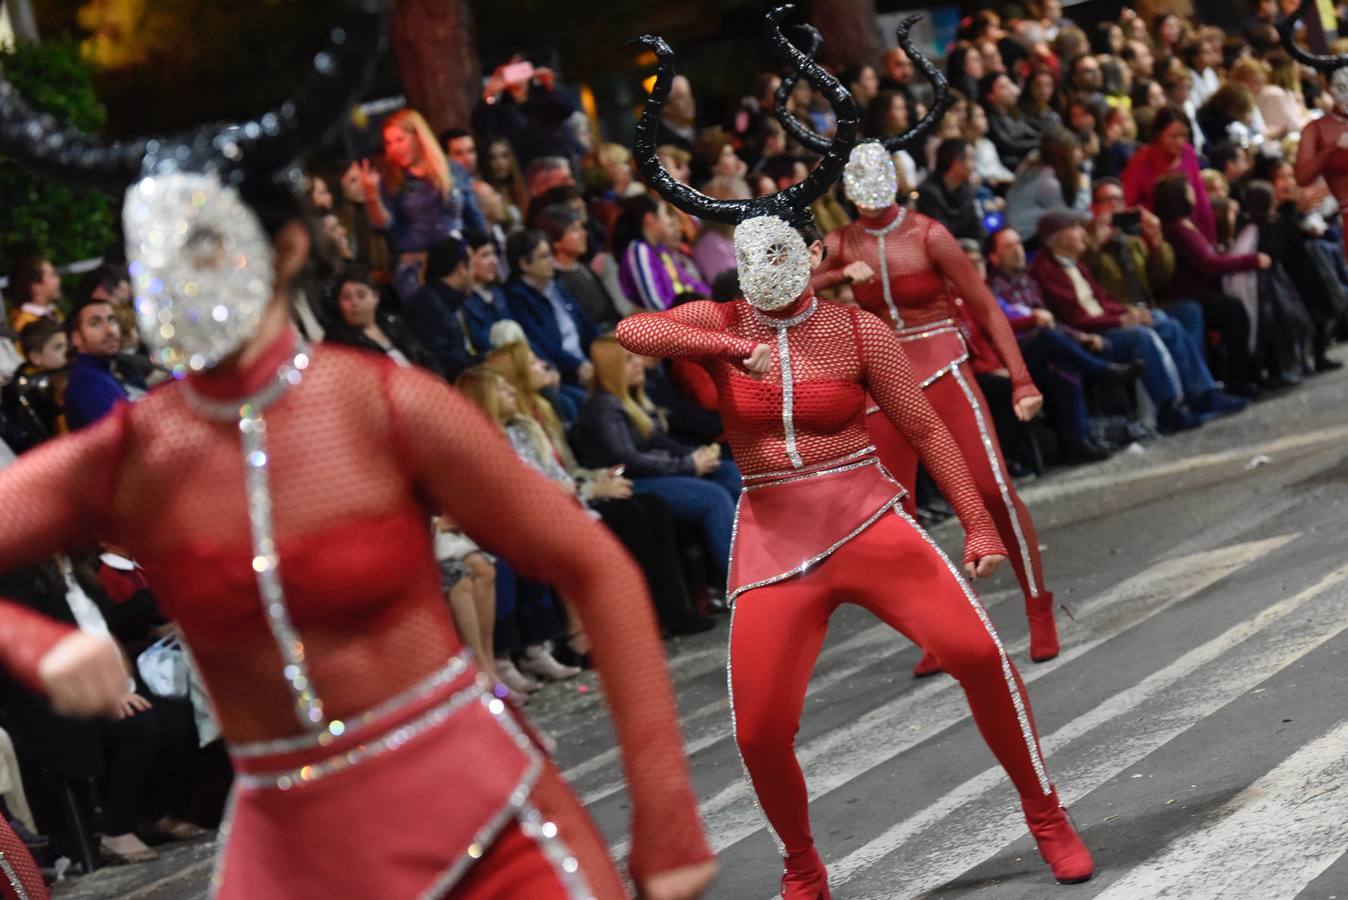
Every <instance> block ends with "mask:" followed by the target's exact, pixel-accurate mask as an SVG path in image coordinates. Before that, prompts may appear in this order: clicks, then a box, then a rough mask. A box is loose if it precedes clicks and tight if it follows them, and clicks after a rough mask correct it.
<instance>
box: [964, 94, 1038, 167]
mask: <svg viewBox="0 0 1348 900" xmlns="http://www.w3.org/2000/svg"><path fill="white" fill-rule="evenodd" d="M978 93H979V94H980V95H981V96H982V99H983V107H984V108H985V109H986V110H987V113H988V138H989V139H991V141H992V143H993V144H994V145H995V146H996V147H997V155H998V156H1000V157H1001V158H1002V163H1003V164H1004V165H1005V166H1006V167H1007V168H1008V169H1011V170H1012V171H1015V169H1016V167H1017V166H1019V165H1020V163H1021V160H1023V159H1025V157H1026V156H1028V155H1029V154H1030V152H1031V151H1033V150H1037V149H1039V139H1040V137H1042V135H1040V133H1039V131H1038V129H1036V128H1035V127H1034V126H1033V125H1031V124H1030V123H1029V122H1026V121H1025V120H1024V119H1022V118H1021V117H1020V115H1019V114H1018V111H1017V108H1016V101H1018V100H1019V99H1020V88H1018V87H1016V83H1015V82H1014V81H1012V80H1011V79H1010V78H1008V77H1006V75H1004V74H1000V73H997V72H994V73H992V74H990V75H988V76H986V77H985V78H984V79H983V80H982V81H981V82H979V85H978Z"/></svg>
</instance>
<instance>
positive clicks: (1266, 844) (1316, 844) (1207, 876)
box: [1097, 722, 1348, 900]
mask: <svg viewBox="0 0 1348 900" xmlns="http://www.w3.org/2000/svg"><path fill="white" fill-rule="evenodd" d="M1346 795H1348V722H1343V723H1341V724H1340V725H1339V726H1338V727H1336V728H1334V729H1333V730H1332V731H1330V732H1329V733H1328V734H1326V735H1324V736H1323V737H1320V738H1319V739H1317V740H1315V741H1312V742H1311V743H1309V744H1307V745H1305V746H1304V747H1302V748H1301V749H1300V750H1298V751H1296V752H1295V753H1293V754H1292V755H1291V756H1289V757H1288V758H1287V759H1286V760H1285V761H1284V762H1283V763H1282V764H1281V765H1279V766H1277V767H1276V768H1274V769H1273V771H1271V772H1269V773H1268V774H1267V775H1265V776H1264V777H1263V778H1260V779H1259V780H1258V781H1256V782H1255V783H1254V784H1252V785H1250V786H1249V787H1248V788H1246V789H1245V790H1244V791H1241V792H1240V794H1238V795H1237V796H1236V797H1234V798H1233V799H1232V800H1231V802H1230V803H1228V804H1226V806H1225V807H1224V808H1223V809H1222V811H1221V813H1220V814H1219V819H1218V820H1217V821H1216V822H1214V823H1213V824H1211V825H1209V826H1208V827H1206V828H1203V829H1201V830H1198V831H1195V832H1190V833H1189V834H1187V835H1185V836H1183V837H1181V838H1179V839H1178V840H1176V841H1174V842H1173V843H1172V844H1171V845H1170V846H1169V847H1167V848H1166V850H1165V851H1164V852H1163V853H1162V854H1161V855H1160V856H1159V857H1158V858H1155V859H1152V860H1148V861H1147V862H1145V863H1143V864H1141V865H1140V866H1138V867H1137V868H1135V869H1132V870H1131V871H1129V872H1128V873H1127V874H1126V875H1125V876H1124V877H1123V878H1120V879H1119V880H1118V881H1115V882H1114V883H1113V884H1112V885H1110V887H1109V889H1108V890H1106V891H1104V892H1103V893H1101V894H1099V895H1098V897H1097V900H1133V898H1136V897H1157V898H1162V897H1167V898H1168V897H1174V898H1180V897H1183V898H1186V900H1208V898H1211V900H1217V898H1221V897H1237V896H1242V897H1260V898H1263V900H1278V898H1282V897H1288V898H1290V897H1295V896H1296V895H1297V894H1298V893H1299V892H1300V890H1301V888H1302V886H1304V885H1305V884H1306V883H1307V882H1308V881H1310V880H1312V879H1314V878H1315V877H1316V876H1317V875H1319V874H1320V873H1321V872H1323V871H1324V870H1325V869H1327V868H1328V867H1329V866H1330V865H1332V864H1333V863H1334V861H1335V860H1337V859H1338V858H1339V857H1340V856H1342V855H1343V853H1344V829H1345V820H1346V819H1348V796H1346Z"/></svg>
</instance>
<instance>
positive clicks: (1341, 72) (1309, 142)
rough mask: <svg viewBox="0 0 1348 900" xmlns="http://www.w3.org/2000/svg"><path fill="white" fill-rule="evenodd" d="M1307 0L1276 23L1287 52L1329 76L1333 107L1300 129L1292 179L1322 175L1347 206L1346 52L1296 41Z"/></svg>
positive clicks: (1304, 181)
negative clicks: (1326, 52)
mask: <svg viewBox="0 0 1348 900" xmlns="http://www.w3.org/2000/svg"><path fill="white" fill-rule="evenodd" d="M1309 5H1310V2H1309V0H1306V2H1303V3H1302V4H1301V5H1300V6H1298V7H1297V8H1296V10H1295V11H1294V12H1293V13H1292V14H1291V15H1289V16H1288V17H1287V18H1286V19H1283V21H1282V22H1280V23H1279V24H1278V31H1279V33H1280V34H1281V35H1282V43H1283V47H1285V48H1286V49H1287V52H1288V54H1289V55H1290V56H1291V57H1292V58H1293V59H1295V60H1296V61H1297V62H1300V63H1302V64H1304V65H1307V66H1310V67H1311V68H1313V69H1317V70H1319V71H1321V72H1323V73H1326V74H1327V75H1328V76H1329V94H1330V96H1331V97H1333V98H1334V108H1333V109H1332V110H1330V113H1329V115H1327V116H1321V117H1320V118H1318V119H1315V120H1313V121H1312V122H1310V123H1309V124H1308V125H1307V126H1306V127H1305V128H1303V129H1301V141H1300V143H1298V144H1297V158H1296V180H1297V184H1299V185H1301V186H1303V187H1305V186H1307V185H1310V184H1312V183H1314V182H1315V181H1317V180H1318V179H1320V178H1322V177H1323V178H1324V179H1325V184H1327V185H1328V186H1329V192H1330V193H1331V194H1333V195H1334V199H1335V200H1337V201H1339V206H1340V207H1342V208H1343V209H1345V210H1348V56H1346V55H1342V54H1339V55H1335V56H1318V55H1316V54H1313V53H1309V52H1307V51H1306V50H1304V49H1302V47H1301V46H1300V45H1299V44H1297V42H1296V38H1295V31H1296V24H1297V20H1298V19H1300V18H1301V17H1302V16H1303V15H1304V14H1305V12H1306V7H1307V6H1309ZM1343 241H1344V253H1345V254H1348V228H1344V229H1343Z"/></svg>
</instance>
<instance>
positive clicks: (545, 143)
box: [472, 56, 581, 164]
mask: <svg viewBox="0 0 1348 900" xmlns="http://www.w3.org/2000/svg"><path fill="white" fill-rule="evenodd" d="M577 108H578V107H577V105H576V101H575V100H574V99H573V98H572V97H571V95H570V94H569V93H567V92H566V91H565V90H563V89H562V88H561V87H560V86H559V85H558V84H557V75H556V73H555V72H553V71H552V70H551V69H549V68H546V67H543V66H539V67H537V68H535V67H534V65H533V63H530V62H528V61H526V60H524V59H522V58H521V57H518V56H516V57H514V58H513V59H511V60H510V62H507V63H505V64H504V65H501V66H498V67H497V69H496V70H495V71H494V72H492V74H491V77H490V78H488V79H487V83H486V84H485V85H484V86H483V88H482V99H481V101H480V102H479V103H478V104H477V106H476V107H474V108H473V116H472V120H473V123H472V124H473V131H475V132H476V133H478V134H481V135H489V136H491V137H493V138H496V137H501V138H505V139H506V140H507V141H509V142H510V146H511V147H513V148H514V151H515V153H516V154H518V157H519V159H520V161H521V162H523V163H525V164H528V163H530V162H532V161H533V160H535V159H537V158H538V157H540V156H564V157H566V158H567V159H571V160H575V159H579V158H580V156H581V148H580V146H579V144H578V142H577V141H576V139H575V137H574V135H573V134H572V133H571V131H570V130H569V128H568V125H567V120H568V119H570V118H571V114H572V113H574V112H575V111H576V110H577Z"/></svg>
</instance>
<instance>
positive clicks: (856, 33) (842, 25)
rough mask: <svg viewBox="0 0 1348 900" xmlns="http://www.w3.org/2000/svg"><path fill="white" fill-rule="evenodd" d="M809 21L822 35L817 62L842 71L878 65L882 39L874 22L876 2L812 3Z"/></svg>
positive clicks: (839, 0)
mask: <svg viewBox="0 0 1348 900" xmlns="http://www.w3.org/2000/svg"><path fill="white" fill-rule="evenodd" d="M811 7H812V10H813V12H812V14H811V16H810V22H811V24H813V25H814V27H815V28H818V29H819V33H820V34H822V35H823V36H824V44H823V46H822V47H821V48H820V50H819V57H820V60H821V61H822V62H824V63H826V64H828V65H830V66H834V67H837V68H842V67H844V66H850V65H868V66H874V65H879V63H880V56H881V54H883V53H884V52H885V40H884V36H883V35H881V34H880V26H879V23H878V22H877V20H876V12H875V0H815V2H814V3H812V4H811Z"/></svg>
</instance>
